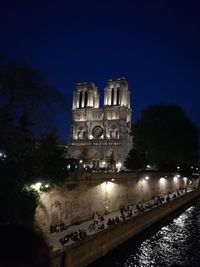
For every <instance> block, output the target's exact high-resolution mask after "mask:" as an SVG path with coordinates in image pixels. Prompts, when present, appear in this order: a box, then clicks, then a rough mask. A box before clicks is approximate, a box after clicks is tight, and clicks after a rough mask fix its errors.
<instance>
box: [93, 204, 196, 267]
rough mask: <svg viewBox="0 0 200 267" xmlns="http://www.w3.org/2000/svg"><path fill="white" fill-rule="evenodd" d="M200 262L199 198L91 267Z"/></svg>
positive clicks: (178, 264) (175, 264)
mask: <svg viewBox="0 0 200 267" xmlns="http://www.w3.org/2000/svg"><path fill="white" fill-rule="evenodd" d="M100 266H101V267H114V266H117V267H121V266H124V267H133V266H147V267H149V266H163V267H165V266H174V267H175V266H188V267H197V266H198V267H199V266H200V199H198V200H196V201H194V202H193V203H192V204H191V205H190V206H188V207H187V208H185V210H182V211H181V212H180V211H179V213H177V214H174V215H173V217H170V218H168V219H166V220H164V221H162V222H161V223H159V224H157V225H156V226H154V227H153V228H151V229H150V230H148V231H147V232H145V233H143V234H141V235H139V236H137V237H136V238H134V239H131V240H129V241H128V242H126V243H124V244H123V245H121V246H119V247H118V248H116V249H115V250H114V251H112V252H110V253H108V254H107V255H106V256H105V257H103V258H101V259H100V260H98V261H96V262H95V263H93V264H92V265H90V267H100Z"/></svg>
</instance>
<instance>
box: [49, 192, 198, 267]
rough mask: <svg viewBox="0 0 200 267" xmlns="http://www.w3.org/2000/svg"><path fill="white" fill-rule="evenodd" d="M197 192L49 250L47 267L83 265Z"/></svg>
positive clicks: (166, 213)
mask: <svg viewBox="0 0 200 267" xmlns="http://www.w3.org/2000/svg"><path fill="white" fill-rule="evenodd" d="M199 195H200V190H199V189H197V190H195V191H192V192H190V193H188V194H185V195H182V196H180V197H179V198H176V199H175V200H173V201H170V202H168V203H165V204H163V205H161V206H159V207H157V208H154V209H151V210H149V211H146V212H144V213H143V214H141V215H138V216H136V217H133V218H131V219H130V220H129V221H127V223H125V224H124V223H122V224H118V225H115V226H113V227H110V228H108V229H106V230H104V231H101V232H99V233H97V234H95V235H92V236H88V237H87V238H86V239H84V240H82V241H80V242H77V243H74V244H72V245H71V246H68V247H65V248H64V249H63V250H60V251H55V252H53V251H52V255H51V267H83V266H87V265H88V264H89V263H91V262H93V261H95V260H97V259H98V258H100V257H102V256H104V255H105V254H106V253H108V252H109V251H110V250H112V249H114V248H115V247H117V246H118V245H120V244H122V243H123V242H125V241H126V240H128V239H130V238H132V237H134V236H135V235H136V234H138V233H140V232H142V231H144V230H145V229H147V228H149V227H150V226H151V225H153V224H154V223H156V222H158V221H159V220H161V219H163V218H164V217H166V216H168V215H169V214H171V213H173V212H174V211H176V210H177V209H179V208H180V207H182V206H183V205H185V204H186V203H188V202H189V201H191V200H193V199H194V198H196V197H199Z"/></svg>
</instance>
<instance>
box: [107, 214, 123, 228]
mask: <svg viewBox="0 0 200 267" xmlns="http://www.w3.org/2000/svg"><path fill="white" fill-rule="evenodd" d="M120 222H122V220H121V219H120V218H119V216H116V217H115V218H114V217H113V218H110V217H109V218H108V221H107V227H109V226H111V225H115V224H118V223H120Z"/></svg>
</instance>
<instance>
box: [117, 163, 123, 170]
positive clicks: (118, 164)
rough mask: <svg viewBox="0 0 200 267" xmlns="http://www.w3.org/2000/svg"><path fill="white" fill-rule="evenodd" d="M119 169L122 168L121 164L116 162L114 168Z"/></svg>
mask: <svg viewBox="0 0 200 267" xmlns="http://www.w3.org/2000/svg"><path fill="white" fill-rule="evenodd" d="M121 167H122V164H121V162H118V163H117V164H116V168H117V169H118V170H120V169H121Z"/></svg>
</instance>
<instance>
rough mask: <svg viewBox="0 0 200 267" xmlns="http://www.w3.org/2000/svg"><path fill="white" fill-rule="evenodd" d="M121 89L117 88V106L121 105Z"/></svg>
mask: <svg viewBox="0 0 200 267" xmlns="http://www.w3.org/2000/svg"><path fill="white" fill-rule="evenodd" d="M119 96H120V95H119V87H117V105H119V104H120V103H119Z"/></svg>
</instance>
